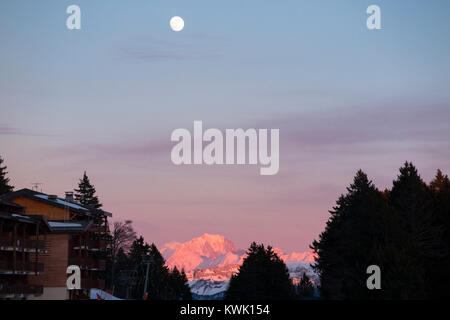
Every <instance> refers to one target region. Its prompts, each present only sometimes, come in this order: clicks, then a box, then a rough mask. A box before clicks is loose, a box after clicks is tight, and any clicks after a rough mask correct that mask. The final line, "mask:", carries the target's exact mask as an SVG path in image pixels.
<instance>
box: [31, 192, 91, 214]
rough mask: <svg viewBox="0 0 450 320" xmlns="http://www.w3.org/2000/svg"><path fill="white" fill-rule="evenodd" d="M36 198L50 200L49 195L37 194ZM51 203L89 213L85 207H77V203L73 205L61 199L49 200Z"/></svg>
mask: <svg viewBox="0 0 450 320" xmlns="http://www.w3.org/2000/svg"><path fill="white" fill-rule="evenodd" d="M34 196H35V197H38V198H41V199H45V200H49V199H48V195H46V194H36V195H34ZM49 201H54V202H56V203H58V204H60V205H63V206H66V207H70V208H74V209H78V210H85V211H89V210H88V209H86V208H85V207H82V206H79V205H77V204H75V203H72V202H68V201H65V200H63V199H60V198H56V199H55V200H49Z"/></svg>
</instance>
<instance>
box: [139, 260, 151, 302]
mask: <svg viewBox="0 0 450 320" xmlns="http://www.w3.org/2000/svg"><path fill="white" fill-rule="evenodd" d="M152 261H153V257H152V256H151V255H150V252H147V254H146V255H144V256H143V257H142V262H143V263H144V264H146V265H147V270H146V271H145V284H144V293H143V294H142V299H144V300H145V298H146V297H145V294H146V293H147V284H148V269H149V267H150V264H151V263H152Z"/></svg>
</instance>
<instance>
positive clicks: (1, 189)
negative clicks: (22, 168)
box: [0, 156, 14, 195]
mask: <svg viewBox="0 0 450 320" xmlns="http://www.w3.org/2000/svg"><path fill="white" fill-rule="evenodd" d="M2 163H3V159H2V157H1V156H0V195H2V194H5V193H8V192H11V191H13V190H14V187H13V186H11V185H10V184H9V178H8V177H7V176H6V175H7V174H8V172H6V169H7V167H6V166H4V167H2Z"/></svg>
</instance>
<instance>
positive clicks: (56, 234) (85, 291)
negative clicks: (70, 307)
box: [0, 189, 112, 300]
mask: <svg viewBox="0 0 450 320" xmlns="http://www.w3.org/2000/svg"><path fill="white" fill-rule="evenodd" d="M1 199H2V200H3V201H8V202H9V203H14V204H15V205H18V206H20V207H22V208H23V209H22V210H23V211H22V214H23V216H26V217H30V218H29V219H36V217H39V219H41V220H43V221H45V223H46V225H47V226H48V232H47V233H46V235H45V251H43V252H40V254H39V261H40V263H41V264H42V265H43V266H45V270H44V271H42V272H39V273H34V274H30V275H29V283H30V284H33V285H35V286H37V287H39V288H41V287H42V294H41V295H33V296H29V297H28V298H29V299H50V300H57V299H88V298H89V291H90V290H91V289H94V288H95V289H105V276H106V272H105V268H106V249H107V241H108V236H109V230H108V217H111V216H112V215H111V213H109V212H106V211H104V210H100V209H95V208H89V207H87V206H83V205H81V204H79V203H76V202H75V201H74V200H73V196H72V194H71V193H66V197H65V198H59V197H57V196H54V195H47V194H44V193H41V192H37V191H33V190H29V189H22V190H18V191H15V192H11V193H8V194H6V195H3V196H2V197H1ZM0 263H1V262H0ZM70 265H76V266H79V268H80V270H81V289H80V290H71V291H69V290H67V284H66V281H67V277H68V275H67V273H66V272H67V267H68V266H70Z"/></svg>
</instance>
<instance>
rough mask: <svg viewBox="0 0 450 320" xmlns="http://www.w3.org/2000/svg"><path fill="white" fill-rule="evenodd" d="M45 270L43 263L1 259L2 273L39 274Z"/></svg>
mask: <svg viewBox="0 0 450 320" xmlns="http://www.w3.org/2000/svg"><path fill="white" fill-rule="evenodd" d="M43 271H44V264H43V263H40V262H39V263H35V262H22V261H16V263H15V264H14V261H0V274H23V275H26V274H39V273H42V272H43Z"/></svg>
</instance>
